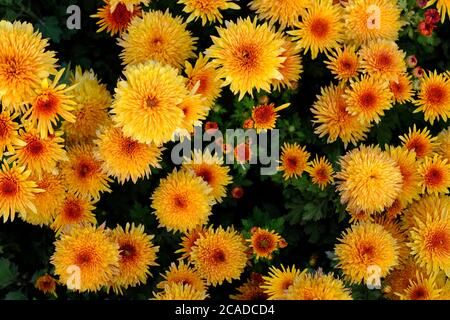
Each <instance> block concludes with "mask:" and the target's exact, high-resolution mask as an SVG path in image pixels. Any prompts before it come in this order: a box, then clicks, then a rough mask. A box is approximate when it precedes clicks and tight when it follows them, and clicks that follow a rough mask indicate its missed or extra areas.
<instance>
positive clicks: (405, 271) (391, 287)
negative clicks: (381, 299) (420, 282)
mask: <svg viewBox="0 0 450 320" xmlns="http://www.w3.org/2000/svg"><path fill="white" fill-rule="evenodd" d="M418 273H424V270H422V269H421V268H420V267H419V266H417V265H416V264H415V263H414V261H413V260H411V259H409V260H408V261H406V262H405V263H404V264H401V265H400V266H399V267H398V268H396V269H395V270H393V271H392V272H391V273H389V274H388V275H387V277H386V278H385V279H384V283H383V293H384V296H385V297H386V298H388V299H390V300H400V295H402V294H404V292H405V290H406V289H407V288H408V287H409V286H410V284H411V281H413V280H414V279H416V275H417V274H418Z"/></svg>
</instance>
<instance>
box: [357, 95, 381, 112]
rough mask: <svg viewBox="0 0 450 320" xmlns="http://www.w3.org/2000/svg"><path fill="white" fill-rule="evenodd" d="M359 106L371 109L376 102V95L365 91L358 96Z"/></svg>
mask: <svg viewBox="0 0 450 320" xmlns="http://www.w3.org/2000/svg"><path fill="white" fill-rule="evenodd" d="M359 102H360V105H361V108H363V109H364V110H370V109H373V108H374V107H375V106H376V104H377V97H376V96H375V94H374V93H373V92H370V91H366V92H364V93H363V94H361V96H360V97H359Z"/></svg>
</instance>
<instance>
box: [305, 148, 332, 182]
mask: <svg viewBox="0 0 450 320" xmlns="http://www.w3.org/2000/svg"><path fill="white" fill-rule="evenodd" d="M306 172H308V173H309V175H310V176H311V179H312V182H313V183H314V184H317V185H319V187H320V189H321V190H323V189H324V188H325V187H326V186H327V185H328V184H329V183H331V182H333V180H334V178H333V174H334V170H333V166H332V165H331V163H330V162H329V161H328V160H327V159H326V158H325V157H320V158H319V157H318V156H316V158H315V159H314V160H313V161H312V162H311V164H310V165H309V167H308V168H307V169H306Z"/></svg>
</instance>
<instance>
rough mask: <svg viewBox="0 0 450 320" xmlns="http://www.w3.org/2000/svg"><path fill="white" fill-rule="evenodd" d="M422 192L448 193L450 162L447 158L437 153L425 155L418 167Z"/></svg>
mask: <svg viewBox="0 0 450 320" xmlns="http://www.w3.org/2000/svg"><path fill="white" fill-rule="evenodd" d="M418 172H419V176H420V182H419V186H420V187H421V188H422V192H423V193H425V192H427V193H428V194H436V195H437V194H439V193H448V188H449V187H450V164H449V163H448V160H447V159H443V158H442V157H441V156H440V155H437V154H435V155H434V156H433V157H425V159H424V161H423V162H422V163H421V164H420V165H419V168H418Z"/></svg>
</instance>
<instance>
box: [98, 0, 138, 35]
mask: <svg viewBox="0 0 450 320" xmlns="http://www.w3.org/2000/svg"><path fill="white" fill-rule="evenodd" d="M113 1H114V0H104V5H103V7H101V8H99V9H98V12H97V13H96V14H93V15H91V17H92V18H97V19H99V21H97V25H98V26H99V27H100V28H99V29H98V30H97V32H102V31H103V30H106V32H108V33H109V34H110V35H111V36H114V35H116V34H119V35H120V34H122V33H123V32H125V31H126V30H127V28H128V26H129V25H130V22H131V20H133V18H134V17H136V16H137V17H140V16H141V15H142V13H141V8H140V6H139V5H136V6H134V5H133V6H132V10H128V8H127V6H126V5H125V4H124V3H118V4H117V5H116V7H115V9H114V10H112V9H111V2H113Z"/></svg>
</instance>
